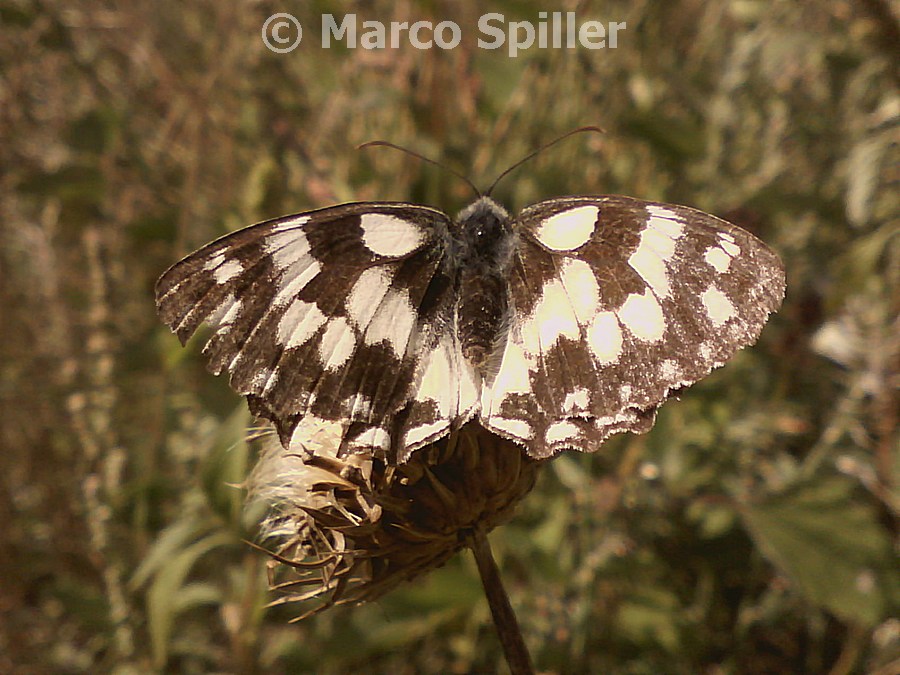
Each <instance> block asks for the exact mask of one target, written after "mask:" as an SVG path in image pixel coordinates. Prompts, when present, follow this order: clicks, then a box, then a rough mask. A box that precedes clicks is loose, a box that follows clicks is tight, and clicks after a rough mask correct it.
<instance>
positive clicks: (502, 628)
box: [469, 527, 534, 675]
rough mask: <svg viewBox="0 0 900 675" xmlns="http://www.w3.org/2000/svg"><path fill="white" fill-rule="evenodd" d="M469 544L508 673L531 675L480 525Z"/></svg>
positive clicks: (525, 653)
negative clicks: (507, 666)
mask: <svg viewBox="0 0 900 675" xmlns="http://www.w3.org/2000/svg"><path fill="white" fill-rule="evenodd" d="M469 547H470V548H471V549H472V553H474V554H475V562H476V563H477V564H478V573H479V574H480V575H481V584H482V585H483V586H484V594H485V595H486V596H487V600H488V605H489V606H490V608H491V616H492V617H493V619H494V626H496V628H497V635H498V637H499V638H500V644H501V645H502V646H503V654H504V655H505V656H506V663H507V664H508V665H509V670H510V673H511V674H512V675H534V668H533V667H532V665H531V656H530V655H529V654H528V648H527V647H526V646H525V640H523V639H522V631H521V630H520V629H519V622H518V621H517V620H516V615H515V614H514V613H513V609H512V605H510V604H509V596H508V595H507V594H506V589H505V588H503V582H502V581H501V579H500V570H499V569H497V563H496V562H495V561H494V554H493V553H492V552H491V545H490V543H489V542H488V538H487V533H486V532H484V530H482V529H481V528H480V527H476V528H475V529H474V530H473V532H472V534H471V536H470V537H469Z"/></svg>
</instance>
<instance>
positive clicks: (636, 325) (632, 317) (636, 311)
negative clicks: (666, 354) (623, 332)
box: [616, 288, 666, 342]
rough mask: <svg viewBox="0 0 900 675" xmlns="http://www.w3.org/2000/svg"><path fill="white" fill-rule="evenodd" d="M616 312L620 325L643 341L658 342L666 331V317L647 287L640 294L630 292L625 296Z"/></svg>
mask: <svg viewBox="0 0 900 675" xmlns="http://www.w3.org/2000/svg"><path fill="white" fill-rule="evenodd" d="M616 314H617V315H618V317H619V320H620V321H621V322H622V325H623V326H625V327H626V328H627V329H628V330H630V331H631V333H632V334H633V335H634V336H635V337H636V338H638V339H639V340H643V341H644V342H659V341H660V340H662V337H663V335H664V334H665V332H666V317H665V316H663V312H662V307H660V306H659V301H658V300H657V299H656V297H655V296H654V295H653V292H652V291H651V290H650V289H649V288H648V289H646V290H645V291H644V293H643V294H642V295H638V294H637V293H632V294H631V295H629V296H628V297H627V298H625V302H623V303H622V306H621V307H619V309H618V310H617V311H616Z"/></svg>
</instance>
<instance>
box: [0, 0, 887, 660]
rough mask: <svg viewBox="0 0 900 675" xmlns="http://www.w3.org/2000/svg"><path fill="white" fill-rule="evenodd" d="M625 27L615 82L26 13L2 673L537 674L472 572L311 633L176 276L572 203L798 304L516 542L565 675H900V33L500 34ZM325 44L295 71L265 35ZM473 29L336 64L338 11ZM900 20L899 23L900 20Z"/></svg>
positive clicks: (810, 11)
mask: <svg viewBox="0 0 900 675" xmlns="http://www.w3.org/2000/svg"><path fill="white" fill-rule="evenodd" d="M489 10H490V11H496V12H501V13H504V14H505V15H506V16H507V19H509V20H523V19H526V20H530V21H537V13H538V11H557V10H562V11H565V10H577V13H578V16H579V19H600V20H603V21H613V20H615V21H626V23H627V29H626V31H625V32H623V33H621V34H620V39H619V46H618V48H617V49H615V50H611V49H607V50H598V51H588V50H583V49H582V50H565V49H560V50H556V49H537V48H533V49H529V50H525V51H524V52H522V53H521V54H520V56H518V57H517V58H515V59H511V58H509V57H508V56H507V55H506V51H505V50H503V49H501V50H497V51H487V50H484V49H480V48H478V47H477V45H476V43H475V39H476V38H477V37H478V31H477V27H476V26H477V20H478V16H479V15H480V14H481V13H483V12H485V11H488V8H484V7H476V6H474V5H467V4H464V3H455V2H450V1H449V0H446V1H444V0H430V1H427V2H426V1H422V2H415V1H412V0H407V1H406V2H402V3H388V2H384V1H382V0H373V1H372V2H365V3H363V2H347V3H328V2H324V1H316V2H311V3H300V2H288V1H285V2H272V1H268V0H266V1H263V2H256V3H222V2H213V1H212V0H201V1H198V2H193V3H177V2H172V1H171V0H159V1H157V2H132V3H118V4H117V3H107V2H101V1H100V0H83V1H82V2H79V3H66V2H62V1H58V0H43V1H38V0H5V2H0V102H2V106H0V186H2V189H0V214H2V218H0V244H2V246H0V270H2V284H0V314H2V316H3V317H4V326H5V331H4V339H3V341H2V342H0V359H2V360H0V406H2V411H0V412H2V414H0V419H2V423H0V442H2V453H0V486H2V488H0V544H2V545H0V580H2V581H0V613H2V620H0V672H10V673H13V672H14V673H47V672H56V673H95V672H116V673H137V672H154V671H155V672H183V673H206V672H234V673H253V672H266V673H279V672H281V673H351V672H352V673H399V674H403V673H439V672H440V673H468V672H485V673H490V672H504V669H505V666H504V665H502V657H501V655H500V651H499V646H498V644H497V642H496V638H495V636H494V634H493V632H492V628H491V625H490V623H489V614H488V611H487V607H486V605H485V602H484V600H483V598H482V594H481V591H480V587H479V582H478V579H477V574H476V571H475V567H474V564H473V562H472V561H471V559H470V557H469V556H468V554H466V555H462V556H458V557H457V558H455V559H454V560H453V561H452V562H451V563H450V564H448V565H447V566H446V567H445V568H444V569H442V570H439V571H438V572H436V573H434V574H432V575H431V576H429V577H428V578H426V579H424V580H422V581H420V582H419V583H416V584H412V585H409V586H407V587H404V588H402V589H399V590H397V591H396V592H394V593H392V594H391V595H389V596H387V597H385V598H384V599H383V600H382V601H380V602H378V603H377V604H374V605H370V606H364V607H360V608H353V609H341V610H334V611H331V612H326V613H324V614H323V615H321V616H319V617H316V618H315V619H312V620H310V621H307V622H304V623H302V624H299V625H298V624H289V623H288V620H289V619H290V618H291V616H292V614H291V610H290V608H289V607H287V608H286V607H278V608H274V609H271V610H268V611H267V610H266V609H265V604H266V603H267V601H269V600H270V599H272V598H271V597H270V596H269V595H268V593H267V592H266V590H265V563H266V561H265V560H264V558H263V556H261V555H260V554H259V553H258V552H256V551H255V550H252V549H250V548H249V547H248V546H246V545H245V544H244V543H242V539H244V538H247V537H252V532H253V522H254V518H255V515H258V514H245V513H244V512H243V510H242V493H241V490H240V484H241V482H242V480H243V477H244V476H245V475H246V472H247V471H248V468H249V467H250V466H251V464H252V461H253V456H254V453H255V452H256V448H255V446H254V444H253V443H248V442H247V440H246V427H247V426H248V425H249V424H251V423H252V421H251V420H250V419H249V417H248V416H247V414H246V413H245V409H244V404H243V402H242V401H240V400H239V399H238V397H237V396H236V395H234V394H232V393H231V392H230V391H229V390H228V388H227V385H226V383H225V382H224V381H223V380H222V379H221V378H220V379H216V378H213V377H211V376H209V375H208V374H207V373H206V372H205V369H204V366H203V360H202V358H201V355H200V353H199V352H200V346H201V342H200V341H199V340H195V341H192V342H191V343H189V345H188V347H187V349H182V348H181V347H180V345H178V342H177V340H176V339H175V338H174V337H172V336H171V335H169V334H168V332H167V331H166V330H165V329H164V328H163V327H162V326H161V325H159V324H158V322H157V321H156V318H155V313H154V307H153V283H154V280H155V278H156V277H157V276H158V275H159V274H160V273H161V272H162V271H163V270H164V269H165V268H166V267H167V266H168V265H170V264H171V263H173V262H175V261H176V260H177V259H178V258H180V257H181V256H183V255H184V254H186V253H188V252H189V251H191V250H192V249H194V248H196V247H198V246H199V245H201V244H203V243H205V242H207V241H208V240H210V239H212V238H213V237H216V236H218V235H221V234H224V233H225V232H228V231H231V230H233V229H236V228H238V227H241V226H243V225H246V224H249V223H252V222H255V221H258V220H262V219H265V218H269V217H274V216H278V215H282V214H285V213H289V212H296V211H300V210H305V209H309V208H314V207H319V206H325V205H328V204H332V203H335V202H339V201H343V200H351V199H412V200H416V201H420V202H424V203H429V204H434V205H437V206H440V207H443V208H445V209H447V210H450V211H453V210H455V209H457V208H459V207H461V206H464V205H465V203H466V202H467V200H469V199H471V194H469V192H468V191H467V188H466V186H465V185H464V184H461V183H460V182H459V181H456V180H455V179H453V178H452V177H450V176H448V174H446V173H441V172H439V171H437V170H435V169H433V168H432V167H429V166H426V165H423V164H421V163H416V162H414V161H412V160H410V159H409V158H408V157H405V156H403V155H400V154H399V153H392V152H390V151H373V150H367V151H364V152H355V151H354V150H353V148H354V146H355V145H356V144H358V143H361V142H364V141H367V140H371V139H376V138H383V139H388V140H391V141H393V142H395V143H399V144H402V145H405V146H407V147H410V148H414V149H416V150H417V151H419V152H422V153H424V154H426V155H429V156H431V157H434V158H436V159H439V160H442V161H444V162H447V163H448V164H450V165H452V166H454V167H457V168H459V169H460V170H462V171H464V172H465V173H467V174H468V175H470V176H471V177H472V179H473V180H474V181H476V182H477V183H478V184H479V185H485V184H488V183H489V182H490V180H492V178H493V177H494V176H496V175H497V174H498V173H499V172H500V171H502V170H503V169H504V168H505V167H507V166H509V165H510V164H511V163H512V162H514V161H515V160H517V159H518V158H520V157H521V156H523V155H525V154H527V152H529V151H530V150H531V149H533V148H535V147H537V146H538V145H540V144H541V143H544V142H546V141H548V140H550V139H552V138H555V137H556V136H558V135H559V134H561V133H563V132H565V131H568V130H569V129H571V128H573V127H575V126H579V125H583V124H600V125H602V126H603V127H605V128H606V129H607V130H608V132H609V133H607V134H606V135H605V136H603V137H602V138H588V137H582V138H580V139H572V140H570V141H567V142H566V143H565V144H564V145H560V146H558V147H557V148H555V149H553V150H552V151H550V152H547V153H546V154H544V155H542V156H541V157H540V158H538V159H536V160H534V161H532V162H531V163H529V164H528V165H527V166H526V167H523V168H522V169H519V170H518V171H517V172H516V173H515V174H514V176H512V177H510V178H509V179H507V180H505V181H504V182H503V183H501V185H500V186H499V187H498V189H497V191H496V196H497V197H499V198H500V199H501V200H502V201H504V202H505V203H506V204H507V205H508V206H510V207H512V208H519V207H521V206H523V205H525V204H527V203H530V202H532V201H536V200H538V199H541V198H546V197H550V196H555V195H563V194H577V193H615V192H620V193H626V194H630V195H634V196H638V197H642V198H647V199H662V200H666V201H672V202H678V203H685V204H689V205H692V206H696V207H699V208H703V209H705V210H708V211H711V212H713V213H716V214H719V215H722V216H724V217H727V218H730V219H731V220H733V221H734V222H736V223H737V224H739V225H742V226H744V227H746V228H749V229H751V230H753V231H754V232H756V233H757V234H758V235H759V236H761V237H762V238H763V239H765V240H766V241H767V242H768V243H769V244H771V245H772V246H773V247H774V248H775V249H776V250H778V251H779V252H780V253H781V255H782V256H783V259H784V262H785V265H786V268H787V271H788V295H787V298H786V301H785V306H784V308H783V309H782V311H781V313H780V314H778V315H777V316H776V317H775V318H774V319H773V320H772V322H771V324H770V325H769V327H767V329H766V330H765V332H764V334H763V337H762V339H761V341H760V343H759V344H758V345H756V346H755V347H753V348H752V349H749V350H745V351H744V352H742V353H741V354H739V355H738V357H737V358H736V359H734V361H733V362H732V363H730V364H729V365H728V366H727V367H725V368H723V369H722V370H720V371H717V372H716V373H715V374H713V376H711V377H710V378H708V380H706V381H704V382H703V383H701V384H699V385H697V386H695V387H693V388H692V389H690V390H689V391H687V392H685V393H684V394H683V395H682V400H681V401H680V402H676V401H673V402H670V403H669V404H667V406H665V407H664V409H663V412H662V414H661V415H660V419H659V421H658V423H657V426H656V428H655V429H654V431H652V432H651V433H650V434H648V435H646V436H641V437H633V436H629V437H619V438H615V439H614V440H612V441H610V442H609V443H607V444H606V445H605V446H604V447H603V448H602V449H601V450H600V451H599V452H598V453H596V454H594V455H590V456H579V455H574V454H566V455H563V456H561V457H559V458H557V459H556V460H554V461H553V462H552V463H550V465H549V466H548V467H547V469H545V471H544V473H543V476H542V478H541V480H540V481H539V484H538V487H537V488H536V490H535V491H534V493H533V494H531V495H530V496H529V497H528V499H526V500H525V502H524V503H523V505H522V507H521V509H520V512H519V515H518V516H517V518H516V519H515V520H514V521H513V522H512V523H510V524H509V525H507V526H504V527H503V528H500V529H498V530H497V531H495V532H494V534H493V535H492V542H493V545H494V547H495V550H496V553H497V555H498V556H499V557H500V559H501V561H502V568H503V573H504V575H505V579H506V582H507V585H508V587H509V590H510V592H511V594H512V598H513V603H514V606H515V608H516V610H517V612H518V615H519V618H520V621H521V623H522V625H523V630H524V631H525V633H526V639H527V641H528V643H529V646H530V648H531V650H532V652H533V655H534V658H535V661H536V664H537V666H538V668H539V669H540V670H541V671H543V672H547V673H627V674H634V675H639V674H644V673H647V674H651V673H654V674H655V673H686V674H687V673H709V674H720V673H721V674H724V673H831V674H833V675H840V674H849V673H873V674H882V675H888V674H889V673H896V672H898V671H900V620H898V618H897V616H898V597H900V589H898V585H900V583H898V574H897V565H896V550H897V549H896V546H897V539H896V537H897V528H896V525H897V520H896V518H897V509H898V492H897V475H898V448H897V443H898V438H897V414H898V406H897V384H898V368H897V365H898V354H900V350H898V341H900V337H898V336H900V322H898V305H900V300H898V292H897V289H898V288H900V237H898V229H900V228H898V216H900V196H898V192H897V189H896V188H897V181H898V177H900V174H898V166H900V162H898V154H900V152H898V147H900V144H898V141H897V138H898V137H897V127H898V119H900V96H898V90H897V84H898V81H900V77H898V69H897V64H898V62H900V59H898V58H897V57H898V47H897V45H898V44H900V42H898V36H900V29H898V23H897V14H896V7H894V8H893V10H892V8H891V5H890V4H889V3H887V2H886V1H883V0H865V1H860V2H850V1H849V0H773V1H771V2H763V1H762V0H758V1H755V0H708V1H707V0H677V1H674V2H665V3H663V2H659V3H654V2H624V1H621V2H615V1H612V2H583V3H574V2H568V1H567V2H561V3H558V5H554V6H550V5H547V6H545V5H542V4H541V3H536V2H524V1H523V2H513V0H505V1H498V2H495V3H492V4H491V7H490V8H489ZM277 11H289V12H292V13H294V14H295V15H296V16H297V17H298V18H299V19H300V21H301V22H302V23H303V24H304V26H306V27H307V30H306V31H305V33H304V42H303V44H302V45H301V47H300V48H299V49H298V50H296V51H294V52H291V53H289V54H282V55H278V54H274V53H271V52H269V51H268V50H266V48H265V47H264V45H263V44H262V40H261V37H260V29H261V26H262V24H263V22H264V21H265V19H266V17H268V16H269V15H271V14H273V13H274V12H277ZM350 11H356V12H358V13H359V15H360V21H362V20H363V19H378V20H381V21H384V22H387V21H391V20H401V21H402V20H408V21H414V20H417V19H431V20H432V21H435V22H437V21H440V20H452V21H455V22H456V23H457V24H459V25H460V26H461V28H462V32H463V38H464V39H463V43H462V44H461V45H460V46H459V47H457V48H456V49H454V50H449V51H442V50H440V49H432V50H426V51H420V50H416V49H413V48H411V47H410V46H409V45H406V46H404V47H402V48H400V49H397V50H384V51H366V50H362V49H357V50H352V49H347V48H346V47H341V46H335V47H332V48H331V49H322V48H321V47H320V45H319V37H318V35H317V32H318V26H319V25H320V17H321V15H322V13H324V12H331V13H334V14H336V15H342V14H343V13H346V12H350ZM892 11H893V13H892Z"/></svg>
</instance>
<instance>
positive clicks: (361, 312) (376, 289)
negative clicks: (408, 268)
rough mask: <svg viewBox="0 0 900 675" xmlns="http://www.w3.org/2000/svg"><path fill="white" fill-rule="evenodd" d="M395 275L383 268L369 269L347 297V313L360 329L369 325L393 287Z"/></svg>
mask: <svg viewBox="0 0 900 675" xmlns="http://www.w3.org/2000/svg"><path fill="white" fill-rule="evenodd" d="M391 281H393V275H391V274H390V273H389V272H388V270H387V269H386V268H385V267H383V266H377V267H368V268H366V269H365V270H363V272H362V274H360V275H359V278H358V279H357V280H356V283H355V284H354V285H353V288H351V289H350V294H349V295H348V296H347V304H346V311H347V316H349V317H350V320H351V321H352V322H353V323H354V324H355V325H356V326H357V327H358V328H365V327H366V326H368V325H369V322H370V321H371V320H372V317H373V316H375V312H376V311H377V310H378V306H379V305H380V304H381V301H382V299H383V298H384V296H385V295H387V292H388V290H389V289H390V287H391Z"/></svg>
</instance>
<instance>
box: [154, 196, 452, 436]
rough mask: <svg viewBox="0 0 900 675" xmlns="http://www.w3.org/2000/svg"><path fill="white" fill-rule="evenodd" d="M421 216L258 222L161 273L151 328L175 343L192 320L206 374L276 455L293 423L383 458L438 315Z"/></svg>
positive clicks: (424, 215) (376, 212)
mask: <svg viewBox="0 0 900 675" xmlns="http://www.w3.org/2000/svg"><path fill="white" fill-rule="evenodd" d="M449 223H450V221H449V219H448V218H447V216H445V215H444V214H442V213H441V212H439V211H436V210H434V209H430V208H427V207H423V206H416V205H411V204H395V203H359V204H347V205H343V206H338V207H333V208H328V209H322V210H319V211H313V212H309V213H305V214H300V215H297V216H290V217H287V218H281V219H276V220H272V221H267V222H265V223H260V224H258V225H255V226H251V227H249V228H245V229H244V230H240V231H238V232H235V233H233V234H231V235H228V236H225V237H223V238H221V239H219V240H217V241H215V242H213V243H211V244H209V245H207V246H205V247H203V248H201V249H200V250H199V251H197V252H195V253H193V254H191V255H190V256H188V257H187V258H185V259H184V260H182V261H181V262H179V263H177V264H176V265H174V266H173V267H172V268H170V269H169V270H168V271H167V272H166V273H165V274H163V276H162V277H161V278H160V280H159V282H158V283H157V303H158V307H159V312H160V316H161V317H162V319H163V321H164V322H165V323H167V324H168V325H169V326H170V327H171V328H172V330H173V331H174V332H176V333H177V334H178V336H179V338H181V340H182V341H185V340H187V338H188V337H190V335H192V334H193V333H194V332H195V331H196V329H197V328H198V326H199V325H200V324H201V323H203V322H206V323H208V324H209V325H210V327H211V328H212V330H213V333H212V335H211V337H210V338H209V340H208V342H207V344H206V347H205V348H204V352H205V354H206V355H207V357H208V358H209V366H210V369H211V370H212V371H213V372H214V373H217V374H218V373H220V372H223V371H227V372H229V374H230V376H231V385H232V387H233V388H234V389H235V390H236V391H238V392H239V393H241V394H244V395H246V396H247V397H248V400H249V402H250V405H251V408H252V409H253V412H254V413H255V414H257V415H260V416H262V417H265V418H267V419H269V420H271V421H272V422H274V423H275V425H276V427H277V428H278V430H279V434H280V435H281V438H282V441H283V442H285V443H289V442H290V439H291V436H292V434H293V432H294V430H295V429H296V427H297V425H298V424H299V423H300V422H301V421H302V420H304V418H306V419H307V422H310V421H311V422H315V421H316V420H322V421H326V422H331V421H338V422H340V423H341V424H342V425H343V426H344V427H345V432H346V433H345V434H344V435H345V440H346V442H347V444H348V446H351V447H352V446H353V445H354V444H361V445H363V446H367V447H376V448H380V449H382V450H385V449H387V448H388V447H389V446H390V443H391V442H390V434H391V428H390V427H391V420H392V417H393V415H394V414H395V413H396V412H397V411H398V410H399V409H400V408H402V407H403V406H405V405H406V404H407V402H408V401H409V399H410V397H411V396H412V391H411V387H412V384H413V381H414V380H415V378H416V377H417V375H418V373H419V371H420V370H422V367H421V366H420V361H422V360H423V355H425V354H427V353H429V351H430V350H432V349H433V348H434V347H435V345H437V344H438V343H439V342H440V339H441V335H440V331H441V327H442V326H444V325H446V322H445V321H443V320H438V319H439V318H440V317H441V316H443V315H450V314H452V298H451V294H450V291H451V284H450V282H449V280H448V279H447V278H446V276H445V274H444V273H443V268H442V264H441V263H442V256H443V245H442V242H443V241H444V240H445V239H446V236H447V232H448V227H449Z"/></svg>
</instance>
